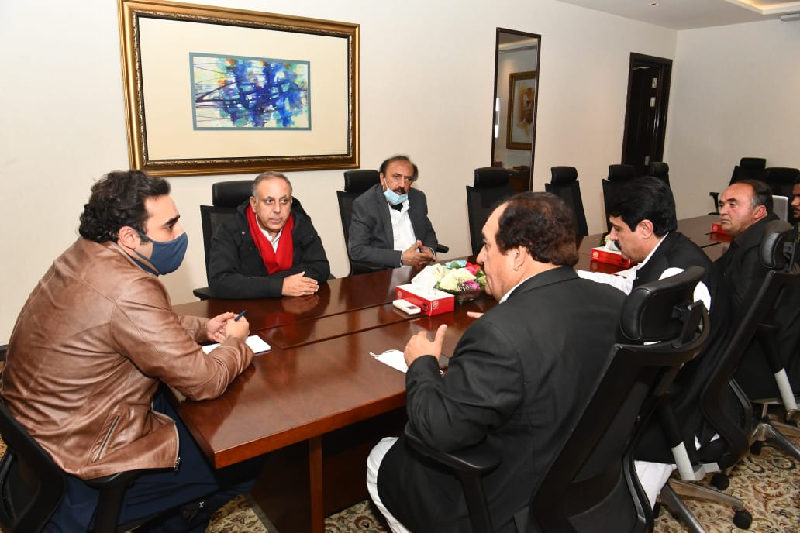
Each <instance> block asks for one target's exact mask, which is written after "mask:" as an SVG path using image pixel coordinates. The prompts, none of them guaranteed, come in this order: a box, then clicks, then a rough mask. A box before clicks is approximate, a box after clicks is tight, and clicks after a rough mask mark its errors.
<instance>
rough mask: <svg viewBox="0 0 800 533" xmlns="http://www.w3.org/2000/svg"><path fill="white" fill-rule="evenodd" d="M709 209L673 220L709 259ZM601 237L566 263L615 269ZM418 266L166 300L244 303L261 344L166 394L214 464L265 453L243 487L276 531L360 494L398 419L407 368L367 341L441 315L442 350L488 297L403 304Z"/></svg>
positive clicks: (218, 307) (391, 343)
mask: <svg viewBox="0 0 800 533" xmlns="http://www.w3.org/2000/svg"><path fill="white" fill-rule="evenodd" d="M715 221H717V217H716V216H705V217H695V218H692V219H685V220H682V221H681V222H680V224H679V231H681V232H683V233H684V234H685V235H687V236H688V237H689V238H691V239H692V240H693V241H694V242H696V243H698V245H700V246H702V247H703V248H704V250H706V251H707V252H710V253H709V256H711V257H712V259H713V258H716V257H718V256H719V255H720V254H721V252H722V249H723V246H722V245H720V242H721V241H722V240H724V239H725V237H719V236H717V235H714V234H711V233H710V226H711V222H715ZM600 237H601V236H600V235H592V236H588V237H586V238H584V239H582V241H581V242H580V245H579V262H578V264H577V265H576V268H580V269H586V270H593V271H602V272H616V271H618V270H619V267H615V266H613V265H607V264H604V263H597V262H596V261H592V260H591V257H590V254H591V248H592V247H594V246H597V245H598V244H599V241H600ZM717 252H719V253H717ZM417 272H418V270H415V269H412V268H411V267H402V268H397V269H394V270H384V271H379V272H374V273H370V274H362V275H359V276H352V277H345V278H337V279H333V280H329V281H328V282H327V283H326V284H323V285H321V286H320V290H319V292H318V293H317V294H316V295H314V296H309V297H298V298H288V297H287V298H278V299H269V300H206V301H197V302H192V303H187V304H181V305H176V306H174V309H175V311H176V313H178V314H182V315H183V314H185V315H195V316H205V317H212V316H216V315H218V314H220V313H222V312H225V311H232V312H239V311H241V310H244V309H246V310H247V319H248V321H249V322H250V331H251V334H257V335H258V336H259V337H261V338H262V339H264V340H265V341H266V342H268V343H269V344H270V345H271V350H270V351H268V352H266V353H262V354H260V355H256V357H255V358H254V361H253V364H252V365H251V366H250V368H248V369H247V370H245V371H244V372H243V373H242V374H241V376H239V377H238V378H236V379H235V380H234V381H233V382H232V383H231V384H230V386H229V387H228V389H227V391H226V392H225V393H224V394H223V395H222V396H220V397H219V398H216V399H214V400H207V401H202V402H194V401H186V400H184V399H182V398H181V397H180V395H177V394H176V395H175V398H174V400H175V403H176V407H177V409H178V412H179V414H180V416H181V419H182V420H183V421H184V422H185V424H186V426H187V427H188V428H189V430H190V432H191V433H192V435H193V437H194V438H195V440H196V441H197V443H198V445H199V446H200V448H201V449H202V450H203V452H204V453H205V454H206V456H207V457H208V459H209V460H210V461H211V462H212V464H213V465H214V466H215V467H216V468H223V467H225V466H228V465H232V464H235V463H239V462H242V461H245V460H247V459H249V458H252V457H256V456H261V455H264V456H265V457H266V459H265V468H264V470H263V474H262V477H261V479H260V480H259V482H258V483H257V485H256V487H255V488H254V490H253V491H252V496H253V498H254V499H255V501H256V502H257V503H258V505H259V507H260V508H261V509H262V511H264V513H265V514H266V516H267V517H268V518H269V520H270V521H271V522H272V523H273V524H274V525H275V526H276V527H277V529H278V531H280V532H281V533H289V532H294V531H297V532H308V531H311V532H314V533H322V532H323V531H324V520H325V517H326V516H328V515H329V514H332V513H334V512H337V511H339V510H341V509H344V508H346V507H348V506H350V505H352V504H354V503H357V502H359V501H361V500H363V499H365V498H367V497H368V494H367V491H366V482H365V479H366V457H367V455H368V453H369V451H370V450H371V448H372V446H374V445H375V443H377V441H378V440H380V438H382V437H384V436H388V435H399V434H401V432H402V430H403V426H404V424H405V420H406V416H405V409H404V406H405V376H404V374H403V373H402V372H400V371H398V370H395V369H394V368H391V367H389V366H388V365H386V364H384V363H382V362H380V361H378V360H377V359H375V358H374V357H372V355H371V353H375V354H379V353H381V352H384V351H385V350H389V349H397V350H401V351H402V350H403V348H404V347H405V344H406V342H407V341H408V339H409V338H410V337H411V336H412V335H414V334H416V333H418V332H420V331H426V332H429V333H430V334H431V335H432V334H433V332H434V331H436V329H437V328H438V327H439V325H441V324H447V326H448V329H447V333H446V335H445V340H444V345H443V353H444V354H445V355H449V354H452V352H453V350H454V348H455V346H456V343H457V342H458V339H459V338H460V337H461V335H462V334H463V332H464V331H465V330H466V328H467V327H469V325H470V324H471V323H472V322H473V321H474V319H472V318H470V317H468V316H467V311H479V312H485V311H487V310H488V309H490V308H491V307H493V306H494V305H495V301H494V300H493V299H492V298H490V297H488V296H485V295H484V296H481V297H479V298H478V299H476V300H474V301H472V302H466V303H463V304H456V308H455V310H454V311H453V312H449V313H444V314H441V315H436V316H432V317H428V316H419V315H417V316H409V315H407V314H405V313H403V312H402V311H400V310H398V309H396V308H395V307H394V306H393V305H392V303H391V302H392V301H393V300H394V297H395V287H396V286H397V285H401V284H404V283H408V282H410V280H411V278H413V276H414V275H416V273H417ZM442 364H443V365H446V357H445V358H443V361H442Z"/></svg>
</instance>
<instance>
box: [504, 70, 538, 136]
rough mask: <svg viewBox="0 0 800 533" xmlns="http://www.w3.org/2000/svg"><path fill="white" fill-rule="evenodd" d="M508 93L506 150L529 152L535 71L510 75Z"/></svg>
mask: <svg viewBox="0 0 800 533" xmlns="http://www.w3.org/2000/svg"><path fill="white" fill-rule="evenodd" d="M508 92H509V95H508V121H507V130H506V148H509V149H512V150H530V149H531V147H532V144H533V136H534V131H535V130H534V123H535V121H536V71H528V72H515V73H513V74H510V75H509V80H508Z"/></svg>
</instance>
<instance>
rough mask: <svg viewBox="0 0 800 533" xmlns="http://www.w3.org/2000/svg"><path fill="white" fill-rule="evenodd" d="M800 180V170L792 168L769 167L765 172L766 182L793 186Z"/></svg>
mask: <svg viewBox="0 0 800 533" xmlns="http://www.w3.org/2000/svg"><path fill="white" fill-rule="evenodd" d="M798 179H800V170H797V169H796V168H791V167H769V168H767V169H766V170H764V181H767V182H772V183H786V184H792V183H795V182H796V181H797V180H798Z"/></svg>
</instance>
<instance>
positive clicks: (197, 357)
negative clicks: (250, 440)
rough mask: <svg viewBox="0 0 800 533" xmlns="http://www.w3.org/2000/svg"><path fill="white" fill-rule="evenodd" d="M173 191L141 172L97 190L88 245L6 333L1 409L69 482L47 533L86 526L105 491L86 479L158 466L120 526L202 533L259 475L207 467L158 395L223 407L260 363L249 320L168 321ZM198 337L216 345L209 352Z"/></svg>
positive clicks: (66, 261) (175, 229)
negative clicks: (250, 341) (230, 389)
mask: <svg viewBox="0 0 800 533" xmlns="http://www.w3.org/2000/svg"><path fill="white" fill-rule="evenodd" d="M169 193H170V186H169V183H168V182H166V181H165V180H163V179H161V178H155V177H150V176H148V175H147V174H145V173H144V172H140V171H128V172H112V173H110V174H108V175H107V176H105V177H104V178H102V179H101V180H100V181H98V182H97V183H96V184H95V185H94V186H93V187H92V194H91V197H90V198H89V202H88V203H87V204H86V205H85V206H84V210H83V214H82V215H81V217H80V222H81V223H80V229H79V232H80V235H81V237H80V238H79V239H78V240H77V241H76V242H75V243H74V244H73V245H72V246H70V247H69V248H68V249H67V250H66V251H65V252H64V253H63V254H61V256H59V257H58V258H57V259H56V260H55V261H54V263H53V265H52V266H51V267H50V269H49V270H48V271H47V273H46V274H45V275H44V277H43V278H42V280H41V281H40V282H39V284H38V285H37V286H36V288H35V289H34V290H33V292H32V293H31V295H30V296H29V297H28V301H27V302H26V303H25V306H24V307H23V308H22V311H21V312H20V314H19V317H18V318H17V323H16V326H15V327H14V331H13V333H12V335H11V339H10V341H9V346H8V353H7V360H6V366H5V370H4V372H3V377H2V396H3V399H4V401H5V403H6V405H7V406H8V408H9V410H10V411H11V413H12V414H13V415H14V417H15V418H16V419H17V420H18V421H19V422H20V423H21V424H22V425H23V426H25V427H26V428H27V430H28V431H29V432H30V434H31V435H32V436H33V437H34V438H35V439H36V440H37V441H38V442H39V444H41V445H42V447H43V448H44V449H45V450H47V451H48V452H49V453H50V455H52V457H53V460H54V461H55V462H56V463H57V464H58V465H59V466H60V467H61V468H63V469H64V471H65V472H66V474H67V475H66V480H67V483H66V494H65V497H64V499H63V500H62V503H61V505H60V507H59V508H58V510H56V512H55V514H54V515H53V517H52V519H51V523H50V529H51V530H54V531H88V530H89V528H90V524H91V521H92V519H93V515H94V510H95V507H96V505H97V493H96V491H94V490H93V489H91V488H90V487H89V486H88V485H86V484H85V483H84V482H83V481H82V480H84V479H92V478H96V477H102V476H106V475H109V474H113V473H116V472H120V471H125V470H132V469H153V470H152V472H148V473H145V474H143V475H142V476H140V477H139V478H138V479H137V480H136V482H135V483H134V484H133V485H132V486H131V487H130V488H129V489H128V490H127V492H126V494H125V502H124V504H123V509H122V514H121V523H124V522H127V521H129V520H136V519H140V518H143V517H148V516H151V515H154V514H157V513H158V514H159V516H160V518H159V519H158V520H157V521H156V522H157V523H154V524H153V526H154V527H156V529H158V530H161V531H204V530H205V527H206V526H207V525H208V521H209V519H210V517H211V514H212V513H213V512H214V511H215V510H216V509H217V508H219V507H220V506H221V505H223V504H224V503H225V502H227V501H228V500H229V499H230V498H231V497H233V496H235V495H236V494H238V493H241V492H246V491H247V490H249V488H250V486H251V485H252V483H253V482H254V480H255V478H256V477H257V476H258V474H259V472H260V462H259V464H258V465H254V464H253V463H243V464H241V465H237V466H236V467H232V468H230V469H222V470H219V471H215V470H214V469H213V468H212V467H211V466H209V464H208V463H207V462H206V460H205V458H204V457H203V455H202V453H201V451H200V449H199V448H198V446H197V444H196V443H195V442H194V441H193V440H192V438H191V436H190V435H189V433H188V431H187V430H186V428H185V426H184V425H183V423H182V422H181V421H180V419H179V418H178V416H177V413H176V412H175V411H174V410H173V409H172V407H171V406H170V405H169V404H168V402H167V401H166V394H167V391H166V387H164V386H161V384H165V385H169V386H170V387H173V388H174V389H176V390H178V391H179V392H180V393H181V394H183V395H184V396H186V397H187V398H189V399H193V400H202V399H207V398H215V397H217V396H219V395H220V394H222V393H223V392H224V391H225V389H226V388H227V386H228V385H229V384H230V382H231V381H233V379H234V378H236V376H238V375H239V374H240V373H242V372H243V371H244V370H245V369H246V368H247V367H248V366H249V364H250V362H251V360H252V358H253V352H252V350H250V348H249V347H248V346H247V345H246V344H245V339H246V338H247V336H248V334H249V332H250V326H249V324H248V323H247V320H246V319H245V318H241V319H239V320H238V321H237V320H234V319H233V318H234V316H235V315H234V313H223V314H222V315H219V316H216V317H214V318H212V319H210V320H209V319H205V318H197V317H188V316H178V315H176V314H175V313H174V312H173V311H172V306H171V303H170V299H169V295H168V294H167V291H166V289H165V288H164V285H162V284H161V282H160V281H159V280H158V278H157V276H158V275H160V274H166V273H169V272H172V271H174V270H175V269H177V268H178V266H179V265H180V263H181V261H182V260H183V255H184V253H185V251H186V246H187V236H186V234H185V233H184V231H183V228H182V227H181V224H180V221H179V218H180V215H179V214H178V211H177V209H176V207H175V203H174V202H173V200H172V198H171V197H170V195H169ZM204 341H214V342H219V343H220V345H219V347H218V348H216V349H214V350H213V351H211V353H209V354H208V355H206V354H205V353H204V352H203V350H202V349H201V348H200V346H199V345H198V344H197V343H198V342H204ZM256 462H258V461H256ZM168 509H174V512H165V511H166V510H168ZM187 519H191V520H188V521H187Z"/></svg>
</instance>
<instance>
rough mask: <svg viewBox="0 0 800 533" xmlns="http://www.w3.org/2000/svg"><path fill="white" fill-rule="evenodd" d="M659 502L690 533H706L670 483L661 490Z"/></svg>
mask: <svg viewBox="0 0 800 533" xmlns="http://www.w3.org/2000/svg"><path fill="white" fill-rule="evenodd" d="M658 500H659V502H661V505H662V506H663V507H666V509H667V511H669V513H670V514H671V515H672V516H673V517H674V518H675V519H676V520H678V521H679V522H681V523H682V524H683V525H685V526H686V527H687V528H688V529H689V531H690V533H705V531H706V530H705V529H703V526H702V525H700V522H698V520H697V517H695V516H694V514H693V513H692V512H691V511H690V510H689V508H688V507H687V506H686V504H685V503H684V502H683V500H681V498H680V497H679V496H678V495H677V494H676V493H675V491H674V489H673V488H672V487H671V486H670V482H667V484H666V485H664V488H663V489H661V492H660V493H659V495H658Z"/></svg>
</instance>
